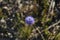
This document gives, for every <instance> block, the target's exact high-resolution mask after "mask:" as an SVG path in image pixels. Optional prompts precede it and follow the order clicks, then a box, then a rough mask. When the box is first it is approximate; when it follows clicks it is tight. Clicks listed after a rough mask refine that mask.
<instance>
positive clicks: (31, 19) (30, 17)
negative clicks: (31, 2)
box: [25, 16, 35, 25]
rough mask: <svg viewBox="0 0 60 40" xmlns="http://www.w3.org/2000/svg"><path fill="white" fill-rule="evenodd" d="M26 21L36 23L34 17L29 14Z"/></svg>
mask: <svg viewBox="0 0 60 40" xmlns="http://www.w3.org/2000/svg"><path fill="white" fill-rule="evenodd" d="M25 22H26V23H27V24H29V25H31V24H34V22H35V20H34V18H33V17H32V16H27V17H26V18H25Z"/></svg>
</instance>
